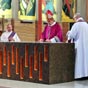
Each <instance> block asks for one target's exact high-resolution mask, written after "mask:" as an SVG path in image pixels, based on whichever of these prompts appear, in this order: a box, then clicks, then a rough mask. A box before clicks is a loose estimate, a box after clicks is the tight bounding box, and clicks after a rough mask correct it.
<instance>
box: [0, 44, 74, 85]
mask: <svg viewBox="0 0 88 88" xmlns="http://www.w3.org/2000/svg"><path fill="white" fill-rule="evenodd" d="M74 63H75V51H74V44H73V43H72V44H71V43H35V42H34V43H28V42H21V43H16V42H14V43H13V42H12V43H9V42H6V43H4V42H0V78H4V79H12V80H20V81H29V82H36V83H46V84H52V83H63V82H69V81H73V80H74Z"/></svg>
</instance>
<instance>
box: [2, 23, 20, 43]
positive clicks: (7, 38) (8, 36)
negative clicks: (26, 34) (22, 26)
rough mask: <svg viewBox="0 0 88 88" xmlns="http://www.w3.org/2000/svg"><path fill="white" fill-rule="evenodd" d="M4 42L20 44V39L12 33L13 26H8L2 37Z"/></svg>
mask: <svg viewBox="0 0 88 88" xmlns="http://www.w3.org/2000/svg"><path fill="white" fill-rule="evenodd" d="M1 41H2V42H20V38H19V37H18V35H17V33H15V32H13V31H12V25H11V24H8V25H7V29H6V31H5V32H4V33H2V35H1Z"/></svg>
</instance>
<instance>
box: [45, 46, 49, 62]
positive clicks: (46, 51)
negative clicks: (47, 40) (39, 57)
mask: <svg viewBox="0 0 88 88" xmlns="http://www.w3.org/2000/svg"><path fill="white" fill-rule="evenodd" d="M47 61H48V45H44V62H47Z"/></svg>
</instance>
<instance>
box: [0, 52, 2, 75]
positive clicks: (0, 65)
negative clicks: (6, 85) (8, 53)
mask: <svg viewBox="0 0 88 88" xmlns="http://www.w3.org/2000/svg"><path fill="white" fill-rule="evenodd" d="M0 74H2V51H0Z"/></svg>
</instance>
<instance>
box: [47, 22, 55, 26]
mask: <svg viewBox="0 0 88 88" xmlns="http://www.w3.org/2000/svg"><path fill="white" fill-rule="evenodd" d="M55 24H56V22H53V23H52V24H51V25H50V24H48V26H53V25H55Z"/></svg>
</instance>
